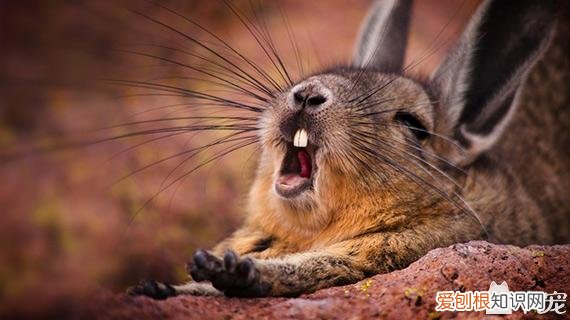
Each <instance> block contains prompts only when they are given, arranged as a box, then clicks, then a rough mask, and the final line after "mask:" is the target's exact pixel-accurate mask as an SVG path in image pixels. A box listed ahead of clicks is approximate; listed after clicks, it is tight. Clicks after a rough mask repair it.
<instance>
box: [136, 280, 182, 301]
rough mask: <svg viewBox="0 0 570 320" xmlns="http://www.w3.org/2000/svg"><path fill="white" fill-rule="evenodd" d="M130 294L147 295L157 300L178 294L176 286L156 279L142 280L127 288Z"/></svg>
mask: <svg viewBox="0 0 570 320" xmlns="http://www.w3.org/2000/svg"><path fill="white" fill-rule="evenodd" d="M127 294H128V295H130V296H147V297H150V298H153V299H156V300H164V299H166V298H168V297H172V296H175V295H176V290H174V287H172V286H171V285H169V284H167V283H161V282H157V281H154V280H142V281H141V282H139V283H138V284H137V285H136V286H134V287H130V288H129V289H128V290H127Z"/></svg>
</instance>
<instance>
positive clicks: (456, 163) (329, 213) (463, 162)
mask: <svg viewBox="0 0 570 320" xmlns="http://www.w3.org/2000/svg"><path fill="white" fill-rule="evenodd" d="M410 9H411V1H405V0H404V1H396V0H389V1H378V2H377V3H375V5H374V6H373V7H372V9H371V11H370V13H369V15H368V17H367V19H366V21H365V23H364V25H363V27H362V29H361V33H360V39H359V41H358V45H357V47H356V50H355V54H354V58H353V63H352V64H351V65H350V66H346V67H341V68H335V69H332V70H327V71H324V72H320V73H317V74H315V75H313V76H310V77H308V78H306V79H303V80H301V81H299V82H298V83H296V84H294V85H293V86H290V87H289V88H287V89H286V90H284V91H283V92H279V93H276V94H275V98H274V99H273V100H272V101H270V102H269V103H268V106H267V108H266V110H265V111H264V112H263V115H262V117H261V120H260V123H259V126H260V140H261V142H262V155H261V161H260V166H259V169H258V176H257V179H256V181H255V183H254V186H253V189H252V192H251V206H252V207H253V210H254V211H263V212H265V213H267V212H269V213H271V215H272V216H276V217H277V218H280V217H281V218H282V217H283V216H285V217H286V219H284V220H286V221H287V222H288V223H290V224H292V225H294V226H295V227H298V228H301V229H302V228H305V229H307V230H319V229H322V228H324V227H325V226H326V225H327V224H330V223H331V222H332V221H334V220H335V219H336V216H337V215H338V214H339V212H343V211H346V210H347V209H350V211H351V212H355V215H358V214H365V215H376V216H383V218H382V219H384V222H383V223H384V224H386V225H388V224H389V221H399V220H401V219H403V217H409V216H421V215H422V214H431V213H433V211H434V210H436V209H437V210H439V211H442V212H443V211H446V212H451V213H454V214H457V213H461V212H467V213H472V214H474V212H472V211H471V209H470V208H469V206H468V205H467V204H466V203H465V201H464V199H463V195H464V194H463V193H462V192H463V190H462V187H463V183H462V181H465V180H466V179H468V178H469V167H470V165H471V164H472V163H473V162H474V161H475V160H476V159H478V158H479V157H480V156H481V155H483V154H484V153H485V152H486V151H487V150H489V149H490V148H492V146H493V145H494V144H495V142H496V141H497V140H498V139H499V138H500V136H501V134H502V132H503V131H504V129H505V127H506V125H507V124H508V121H509V119H510V115H511V114H512V112H513V110H514V109H515V107H516V105H517V100H518V97H519V93H520V91H521V88H522V87H523V84H524V80H525V78H526V75H527V73H528V71H529V70H530V69H531V68H532V66H533V65H534V63H535V62H536V61H537V60H538V59H539V58H540V56H541V53H542V52H543V51H544V49H545V48H546V46H547V44H548V42H549V39H550V37H551V34H552V32H553V29H554V19H553V16H554V10H555V5H554V4H553V3H549V4H545V3H537V2H533V1H487V2H484V3H483V4H482V5H481V7H480V8H479V10H478V11H477V13H476V14H475V15H474V17H473V18H472V20H471V22H470V23H469V25H468V26H467V28H466V30H465V31H464V33H463V35H462V36H461V38H460V39H459V41H458V43H457V45H456V46H455V48H454V49H453V50H451V52H450V53H449V54H448V56H447V58H445V59H444V62H443V63H442V64H441V66H440V67H439V68H438V69H437V70H436V71H435V73H434V74H433V75H432V76H431V77H430V79H429V80H426V81H418V80H416V79H415V78H414V77H413V76H410V75H409V74H408V72H407V71H409V70H408V69H409V66H404V65H403V57H404V55H405V49H406V43H407V35H406V33H407V30H408V25H409V18H410V11H411V10H410ZM428 208H429V209H428ZM260 214H263V213H260ZM354 219H355V220H357V219H358V217H356V216H355V217H354ZM379 219H380V218H379ZM376 223H378V221H376ZM394 223H395V222H394Z"/></svg>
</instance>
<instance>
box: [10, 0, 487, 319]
mask: <svg viewBox="0 0 570 320" xmlns="http://www.w3.org/2000/svg"><path fill="white" fill-rule="evenodd" d="M476 2H477V1H462V0H454V1H436V0H429V1H418V3H417V5H416V7H415V9H414V15H415V17H418V18H417V19H414V22H413V26H412V34H411V36H410V46H409V53H408V57H407V60H408V61H409V62H412V61H417V60H415V59H418V58H419V59H421V63H420V64H419V65H418V66H417V67H416V68H415V69H416V71H417V72H419V73H423V74H429V71H430V70H432V69H433V67H434V66H435V65H437V63H438V61H439V60H440V59H441V56H442V54H444V53H445V51H446V49H447V48H448V47H449V46H450V45H451V44H452V42H453V39H455V37H456V36H457V34H458V32H459V31H460V30H461V28H462V26H463V25H464V23H465V21H466V19H467V17H468V16H469V15H470V13H471V12H472V11H473V9H474V7H475V5H476ZM161 3H162V4H164V5H166V6H167V7H169V8H172V9H173V10H175V11H176V12H177V13H180V14H182V15H184V16H188V17H190V18H192V19H194V20H196V21H198V22H199V23H201V24H202V25H203V26H204V27H205V28H207V29H208V30H210V31H212V32H214V33H216V34H218V35H219V36H220V37H221V38H223V39H225V40H226V41H228V42H229V43H230V44H231V45H232V46H235V48H237V49H239V50H240V52H243V54H244V55H245V56H247V57H249V58H251V59H252V60H254V61H256V62H257V63H259V64H260V65H262V66H263V67H264V68H265V69H266V70H268V72H270V73H271V75H272V76H273V77H276V78H277V77H278V75H277V73H276V72H275V70H274V69H271V67H270V64H269V62H268V61H267V60H266V59H265V57H264V55H263V52H262V50H261V49H260V48H259V47H258V46H257V44H256V42H255V41H254V39H253V38H252V36H251V34H249V33H248V32H247V30H246V29H245V28H244V26H243V25H241V24H240V22H239V20H238V19H237V18H236V16H235V15H234V14H233V13H232V12H231V10H229V9H228V7H226V6H224V4H223V2H222V1H182V0H177V1H163V2H161ZM233 3H234V5H235V6H236V7H237V8H239V9H240V10H242V12H244V13H246V14H248V15H249V16H250V17H253V16H254V15H253V13H252V12H253V10H252V7H255V8H256V11H255V12H256V16H255V17H256V19H258V21H263V23H264V24H265V25H266V26H267V29H268V30H270V31H271V35H272V39H273V41H274V42H275V43H276V44H277V47H278V48H279V52H280V56H281V57H283V59H284V61H285V63H286V65H287V66H290V69H291V70H292V73H293V74H296V77H299V75H298V72H297V71H293V70H298V68H297V65H298V63H297V60H296V55H295V51H294V50H293V47H292V46H291V39H290V37H289V33H288V31H287V30H288V29H287V26H288V25H290V26H291V29H292V31H293V34H294V35H295V39H294V41H295V42H296V43H297V46H298V48H299V52H300V54H301V57H302V60H301V61H302V62H301V63H302V65H303V69H304V71H307V70H312V71H316V70H319V68H325V67H327V66H333V65H338V64H341V63H346V62H347V61H349V58H350V54H351V51H352V44H353V41H354V39H355V36H356V34H357V31H358V26H359V23H360V21H361V19H362V18H363V16H364V14H365V13H366V9H367V7H368V6H369V3H370V2H369V1H352V0H327V1H324V0H319V1H294V0H284V1H278V2H273V1H271V2H270V1H261V2H260V1H253V0H252V1H248V0H236V1H233ZM133 11H137V12H142V13H144V14H145V15H148V16H150V17H153V18H154V19H159V20H161V21H164V22H166V23H167V24H168V25H170V26H172V27H175V28H179V29H180V30H183V31H184V32H186V33H188V34H191V35H192V36H195V37H197V38H198V39H200V40H201V41H209V42H208V43H211V41H213V40H212V39H211V38H208V36H207V34H205V32H203V31H200V30H199V29H197V28H196V27H193V26H192V25H190V24H189V23H188V22H187V21H184V19H181V18H180V17H177V16H175V15H173V14H172V13H169V12H167V11H166V10H164V9H161V8H160V7H158V6H155V5H153V4H152V3H151V2H147V1H143V0H132V1H122V2H116V1H64V0H54V1H47V0H45V1H34V2H30V1H26V2H24V1H22V2H20V1H3V2H1V3H0V43H2V45H1V49H0V157H3V158H0V159H6V158H7V157H8V156H11V155H13V154H14V153H22V152H23V153H28V152H30V151H33V150H41V149H44V148H48V147H50V146H54V145H55V146H57V145H65V144H66V143H67V142H69V141H71V140H72V141H75V142H77V141H92V140H93V139H95V138H101V137H111V136H117V135H121V134H124V133H128V132H133V131H135V130H145V129H148V128H167V127H168V126H173V125H180V121H178V122H176V121H172V122H164V123H151V124H141V125H136V126H118V127H112V128H108V127H109V126H113V125H116V124H120V123H126V122H130V121H135V120H138V121H140V120H150V119H163V118H166V117H176V116H189V115H201V114H202V115H203V114H214V113H217V112H219V113H222V114H224V115H227V113H224V112H227V111H224V110H206V111H204V110H198V109H196V110H194V109H191V108H188V107H184V106H180V105H178V106H177V105H176V104H180V98H177V97H169V96H160V95H152V94H150V93H156V92H149V91H148V90H146V91H145V90H140V89H138V90H137V89H133V88H125V87H121V86H117V85H113V84H111V83H109V82H107V81H104V80H103V79H130V80H141V81H155V80H161V81H166V82H167V83H169V84H175V85H178V86H181V87H184V86H187V87H192V88H193V89H196V90H202V91H207V90H210V89H212V88H209V87H208V84H207V83H204V82H194V81H192V80H190V79H186V78H185V77H188V70H185V69H184V68H181V67H180V66H175V65H172V64H169V63H164V61H158V60H156V59H155V60H153V59H149V58H148V57H143V56H137V55H133V54H129V53H127V52H125V50H126V51H137V52H147V53H152V54H156V55H158V56H161V57H166V58H169V59H177V60H180V61H185V62H186V63H189V64H192V63H196V64H200V62H197V61H196V60H192V59H191V58H189V57H188V55H185V54H184V53H182V52H173V51H172V50H168V49H165V48H164V46H168V47H176V48H181V49H184V50H189V51H192V52H194V51H196V52H202V53H204V52H203V50H202V51H200V48H196V46H195V45H192V44H191V43H189V41H188V40H187V39H184V37H181V36H180V35H177V34H175V33H174V32H172V31H171V30H168V29H166V28H164V27H160V26H158V25H157V24H155V23H152V22H151V21H149V19H147V18H144V17H142V16H140V15H137V14H136V13H133ZM420 17H421V19H420ZM285 21H287V22H288V23H285ZM442 29H443V32H442V33H441V35H440V36H437V35H438V34H439V33H440V31H441V30H442ZM152 45H154V46H152ZM158 46H163V47H162V48H161V47H158ZM214 46H215V44H214ZM220 50H221V49H220ZM220 52H223V50H222V51H220ZM222 54H224V55H225V54H228V53H227V52H225V53H222ZM218 93H219V94H222V95H223V94H227V93H223V92H222V93H220V92H218ZM228 96H229V97H232V95H228ZM101 128H107V129H104V130H97V129H101ZM219 137H220V134H219V133H200V134H194V133H189V134H182V135H177V136H172V137H168V138H165V139H161V140H157V141H150V142H149V140H151V139H152V138H153V137H151V136H148V135H143V136H137V137H133V138H129V139H119V140H112V141H108V142H105V143H99V144H94V145H91V146H88V147H74V148H70V149H65V150H60V151H58V152H39V153H38V152H35V153H33V154H31V155H26V156H20V157H16V158H15V159H14V158H10V159H11V160H10V161H8V162H6V161H3V162H1V163H0V181H1V183H0V315H1V314H2V312H7V311H10V310H12V311H13V310H20V309H21V310H24V309H25V310H27V311H29V312H32V311H34V310H39V311H45V310H52V311H53V310H56V311H57V309H58V308H60V307H61V301H65V299H68V298H69V297H72V296H78V295H79V296H81V295H82V294H88V293H89V292H90V290H92V289H93V288H96V287H98V286H103V287H106V288H111V289H113V290H117V291H121V290H124V288H126V286H128V285H129V284H133V283H134V282H136V281H137V280H139V279H141V278H144V277H151V278H156V279H161V280H164V281H171V282H177V281H182V280H184V279H185V278H186V275H185V271H184V264H185V262H186V260H187V259H188V258H189V257H190V256H191V253H192V252H193V251H194V250H195V249H196V248H198V247H206V248H207V247H209V246H211V245H213V244H214V243H215V242H216V241H218V240H220V239H222V238H223V237H225V236H227V235H228V234H229V233H230V232H231V231H232V230H233V229H235V228H236V227H237V226H238V225H239V221H240V219H241V215H242V214H243V213H244V212H243V211H242V208H243V203H244V201H245V197H246V194H247V187H248V185H249V183H250V181H251V179H252V175H253V173H254V168H255V161H256V160H255V152H256V148H254V147H250V148H246V149H244V150H239V151H238V152H236V153H233V154H231V155H228V156H226V157H224V158H223V159H221V160H219V161H215V162H213V163H212V164H210V165H208V166H206V167H204V168H202V169H201V170H198V171H196V172H194V173H192V174H190V175H188V176H186V177H185V178H183V179H181V180H180V181H178V182H177V183H175V184H173V186H172V187H171V188H168V189H167V190H164V191H162V192H158V191H160V189H161V184H163V183H164V181H165V179H166V180H168V179H169V178H172V177H178V176H179V177H182V176H183V175H184V173H185V172H187V171H188V170H191V169H192V168H193V166H195V165H196V164H199V163H201V161H202V162H203V161H205V160H206V159H207V158H208V156H207V155H200V156H199V157H197V158H196V159H193V160H192V161H188V162H187V163H183V164H181V161H182V159H181V158H180V157H178V158H176V159H174V160H172V161H164V162H159V161H160V159H162V158H164V157H168V156H170V155H172V154H176V153H177V152H180V150H186V149H188V148H191V147H196V146H199V145H201V144H203V143H204V142H207V141H212V140H213V139H217V138H219ZM145 142H146V143H145ZM143 143H144V144H143ZM218 151H219V149H218ZM215 152H216V149H215V148H213V150H210V151H208V152H206V153H207V154H210V155H212V154H215ZM154 162H157V163H156V164H155V165H153V166H151V167H150V168H148V169H146V170H143V171H141V172H136V173H134V174H132V173H133V172H134V171H137V169H138V168H141V167H144V166H145V165H147V164H152V163H154ZM179 165H180V166H179ZM124 177H126V178H124ZM123 178H124V179H123ZM149 200H152V201H149ZM30 295H33V296H34V297H35V298H34V308H30V307H29V304H28V303H26V301H25V299H22V298H23V297H26V296H30ZM58 303H59V304H58Z"/></svg>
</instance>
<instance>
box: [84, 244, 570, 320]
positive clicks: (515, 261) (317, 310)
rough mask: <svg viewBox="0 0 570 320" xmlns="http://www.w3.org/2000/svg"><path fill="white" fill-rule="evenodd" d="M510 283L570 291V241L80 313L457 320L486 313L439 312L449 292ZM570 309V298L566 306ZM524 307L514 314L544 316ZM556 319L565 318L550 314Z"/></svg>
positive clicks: (452, 253) (483, 248)
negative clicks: (256, 294)
mask: <svg viewBox="0 0 570 320" xmlns="http://www.w3.org/2000/svg"><path fill="white" fill-rule="evenodd" d="M491 281H495V282H497V283H501V282H502V281H506V282H507V283H508V285H509V288H510V290H513V291H519V290H538V291H546V292H549V293H550V292H553V291H555V290H556V291H558V292H561V291H562V292H566V293H570V245H564V246H529V247H526V248H519V247H515V246H507V245H494V244H490V243H487V242H484V241H472V242H469V243H466V244H457V245H453V246H450V247H447V248H441V249H436V250H433V251H431V252H429V253H428V254H427V255H426V256H424V257H423V258H421V259H420V260H418V261H416V262H415V263H413V264H412V265H410V266H409V267H408V268H406V269H404V270H399V271H395V272H392V273H389V274H383V275H377V276H375V277H372V278H370V279H366V280H364V281H361V282H359V283H357V284H353V285H348V286H344V287H336V288H330V289H325V290H320V291H318V292H316V293H313V294H307V295H303V296H301V297H298V298H291V299H287V298H262V299H236V298H232V299H230V298H214V297H189V296H186V297H175V298H171V299H168V300H166V301H153V300H151V299H148V298H145V297H137V298H132V297H127V296H123V295H113V294H102V295H101V296H99V297H96V298H92V300H91V302H90V303H89V305H88V307H87V308H85V309H83V310H82V311H81V312H80V314H78V315H77V316H78V317H80V318H97V319H164V318H170V319H203V320H205V319H259V318H260V319H280V320H283V319H368V318H389V319H449V318H454V319H455V318H461V319H464V318H480V317H483V316H484V313H482V312H479V313H469V312H455V313H453V312H444V313H438V312H435V311H434V308H435V306H436V302H435V294H436V292H437V291H443V290H464V291H473V290H482V291H485V290H488V288H489V284H490V283H491ZM566 306H567V307H568V303H567V305H566ZM536 317H537V315H536V314H533V313H529V314H526V315H524V314H523V313H522V312H517V313H514V314H512V315H510V316H507V317H506V318H508V319H520V318H525V319H526V318H529V319H531V318H536ZM549 317H550V318H555V319H558V318H564V316H555V315H554V314H550V316H549Z"/></svg>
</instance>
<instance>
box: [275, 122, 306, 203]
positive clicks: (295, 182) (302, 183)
mask: <svg viewBox="0 0 570 320" xmlns="http://www.w3.org/2000/svg"><path fill="white" fill-rule="evenodd" d="M315 153H316V147H315V146H314V145H311V144H309V142H308V139H307V133H306V131H305V130H303V129H300V130H298V131H297V133H296V134H295V138H294V141H293V143H292V144H287V151H286V152H285V157H284V158H283V163H282V164H281V170H280V171H279V177H278V178H277V181H276V182H275V190H276V191H277V193H278V194H279V195H280V196H282V197H284V198H294V197H296V196H298V195H300V194H302V193H303V192H305V191H307V190H309V189H312V188H313V177H314V175H315V172H316V165H315Z"/></svg>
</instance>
